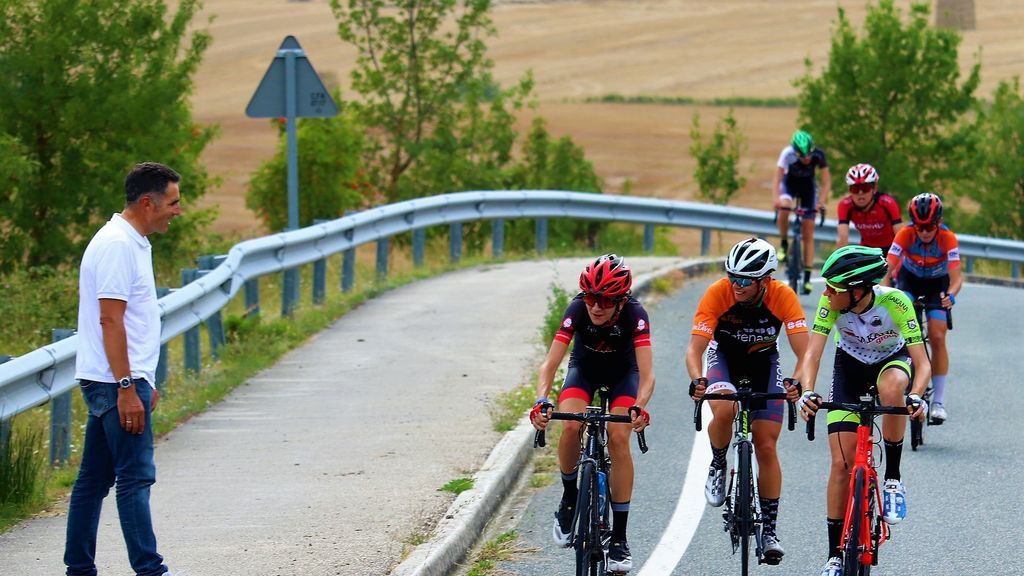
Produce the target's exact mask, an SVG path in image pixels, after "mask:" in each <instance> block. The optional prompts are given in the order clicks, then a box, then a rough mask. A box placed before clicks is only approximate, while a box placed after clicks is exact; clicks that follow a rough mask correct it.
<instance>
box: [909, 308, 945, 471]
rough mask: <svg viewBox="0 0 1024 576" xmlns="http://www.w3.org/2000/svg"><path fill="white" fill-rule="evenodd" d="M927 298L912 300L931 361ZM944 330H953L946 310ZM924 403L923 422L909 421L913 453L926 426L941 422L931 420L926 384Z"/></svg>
mask: <svg viewBox="0 0 1024 576" xmlns="http://www.w3.org/2000/svg"><path fill="white" fill-rule="evenodd" d="M926 301H927V298H926V297H925V296H918V297H917V298H915V299H914V313H915V314H917V325H918V327H919V328H920V329H921V338H922V340H923V342H924V352H925V354H927V355H928V360H929V361H931V357H932V354H931V344H930V343H929V342H928V314H927V307H926V306H925V304H926ZM945 310H946V328H947V329H948V330H952V329H953V312H952V311H951V310H950V309H949V308H946V309H945ZM921 398H922V399H924V401H925V405H926V406H927V407H926V408H925V414H924V419H923V420H913V419H911V421H910V449H911V450H913V451H914V452H916V451H917V449H918V447H920V446H921V445H923V444H924V431H925V428H926V427H927V426H932V425H934V426H938V425H940V424H942V421H941V420H932V383H931V381H929V382H928V388H927V389H926V390H925V391H924V394H923V395H922V396H921Z"/></svg>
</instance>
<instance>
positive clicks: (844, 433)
mask: <svg viewBox="0 0 1024 576" xmlns="http://www.w3.org/2000/svg"><path fill="white" fill-rule="evenodd" d="M865 368H866V367H865V365H864V364H863V363H861V362H859V361H857V360H856V359H855V358H853V357H852V356H850V355H849V354H847V353H846V352H843V351H842V350H839V349H837V350H836V356H835V365H834V368H833V371H832V391H831V393H830V394H829V400H831V401H833V402H856V401H857V400H858V399H859V397H860V394H861V393H862V392H863V391H864V385H863V384H857V383H859V382H867V380H866V379H865V378H866V376H867V374H866V370H865ZM827 420H828V447H829V452H830V454H831V458H832V460H831V467H830V468H829V477H828V488H827V490H828V492H827V498H826V508H825V513H826V516H827V518H826V521H827V524H828V545H829V552H828V557H829V558H834V557H838V556H841V555H842V554H841V553H840V551H839V547H840V544H841V543H842V530H843V520H844V518H845V517H846V505H847V501H848V500H849V497H850V470H851V469H852V468H853V462H854V459H855V457H856V454H857V424H858V423H859V422H860V418H859V417H858V416H857V415H856V414H852V413H850V412H845V411H842V410H829V411H828V413H827Z"/></svg>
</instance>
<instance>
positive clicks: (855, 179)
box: [846, 164, 878, 186]
mask: <svg viewBox="0 0 1024 576" xmlns="http://www.w3.org/2000/svg"><path fill="white" fill-rule="evenodd" d="M877 182H878V172H877V171H876V170H875V167H874V166H872V165H871V164H856V165H854V166H851V167H850V169H849V170H848V171H847V172H846V185H847V186H853V185H854V184H876V183H877Z"/></svg>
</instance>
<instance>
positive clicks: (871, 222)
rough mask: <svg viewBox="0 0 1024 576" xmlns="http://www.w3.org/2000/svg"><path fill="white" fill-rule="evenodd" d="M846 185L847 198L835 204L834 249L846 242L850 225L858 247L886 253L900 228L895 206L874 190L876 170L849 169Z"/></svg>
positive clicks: (864, 166) (859, 166) (864, 167)
mask: <svg viewBox="0 0 1024 576" xmlns="http://www.w3.org/2000/svg"><path fill="white" fill-rule="evenodd" d="M846 185H847V186H849V187H850V195H849V196H847V197H845V198H843V199H842V200H840V201H839V207H838V212H839V214H838V216H839V227H838V235H839V237H838V239H837V240H836V248H842V247H843V246H846V245H847V244H849V243H850V222H853V226H854V227H855V228H857V230H858V231H859V232H860V244H861V246H870V247H872V248H881V249H882V251H883V252H887V251H888V250H889V246H892V241H893V238H895V237H896V233H897V232H899V231H900V229H901V228H902V227H903V219H902V218H901V217H900V205H899V203H898V202H896V199H895V198H893V197H892V196H890V195H888V194H886V193H885V192H879V191H878V171H877V170H875V168H874V166H872V165H871V164H857V165H855V166H852V167H850V169H849V170H848V171H847V172H846Z"/></svg>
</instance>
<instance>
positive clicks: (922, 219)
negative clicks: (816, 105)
mask: <svg viewBox="0 0 1024 576" xmlns="http://www.w3.org/2000/svg"><path fill="white" fill-rule="evenodd" d="M910 219H911V220H912V221H913V224H914V225H913V226H910V227H907V228H904V229H903V230H900V233H899V234H897V235H896V239H895V240H894V241H893V244H892V247H891V248H889V255H888V257H887V259H888V263H889V273H890V276H892V277H893V278H896V280H897V286H899V287H900V289H901V290H903V291H904V292H906V293H907V294H908V295H909V296H910V298H911V300H914V299H916V298H918V297H923V298H924V307H925V311H926V316H927V318H928V344H929V346H930V347H931V353H932V358H931V362H932V410H931V422H932V423H933V424H941V423H942V422H944V421H945V420H946V418H947V416H948V415H947V413H946V407H945V392H946V381H947V375H948V374H949V351H948V349H947V347H946V332H947V330H948V327H947V324H946V310H948V309H950V308H952V307H953V305H955V304H956V295H957V294H959V293H960V288H961V287H963V274H962V273H961V271H960V248H959V244H958V242H957V239H956V234H954V233H953V232H952V231H951V230H950V229H949V228H947V227H946V225H945V224H943V223H942V200H941V199H940V198H939V197H938V196H936V195H935V194H931V193H928V192H925V193H924V194H918V195H917V196H914V198H913V199H912V200H911V201H910Z"/></svg>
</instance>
